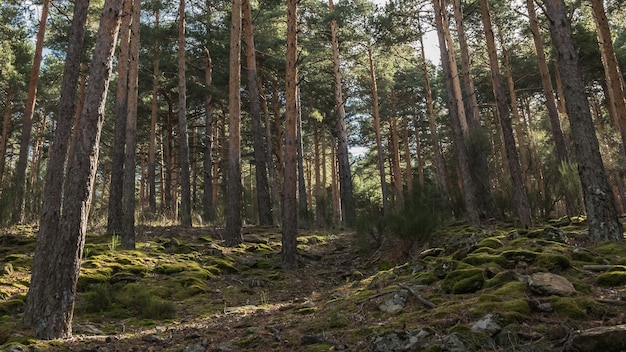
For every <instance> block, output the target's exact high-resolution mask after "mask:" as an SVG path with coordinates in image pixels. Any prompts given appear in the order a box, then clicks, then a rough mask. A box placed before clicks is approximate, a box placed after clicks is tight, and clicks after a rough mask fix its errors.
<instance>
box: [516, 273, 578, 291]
mask: <svg viewBox="0 0 626 352" xmlns="http://www.w3.org/2000/svg"><path fill="white" fill-rule="evenodd" d="M528 286H529V287H530V289H531V291H533V292H535V293H537V294H540V295H546V296H550V295H557V296H571V295H573V294H574V293H576V289H575V288H574V285H572V283H571V282H569V280H567V279H566V278H564V277H563V276H559V275H556V274H552V273H535V274H532V275H530V277H529V278H528Z"/></svg>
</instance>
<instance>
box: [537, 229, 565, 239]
mask: <svg viewBox="0 0 626 352" xmlns="http://www.w3.org/2000/svg"><path fill="white" fill-rule="evenodd" d="M541 238H542V239H544V240H548V241H554V242H559V243H565V241H566V237H565V233H563V230H561V229H558V228H556V227H546V228H545V229H543V234H542V235H541Z"/></svg>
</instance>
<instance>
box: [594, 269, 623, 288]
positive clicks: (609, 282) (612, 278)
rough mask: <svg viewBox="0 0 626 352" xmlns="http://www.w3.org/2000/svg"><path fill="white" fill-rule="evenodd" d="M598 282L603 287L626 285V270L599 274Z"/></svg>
mask: <svg viewBox="0 0 626 352" xmlns="http://www.w3.org/2000/svg"><path fill="white" fill-rule="evenodd" d="M596 283H597V284H598V285H600V286H602V287H618V286H624V285H626V272H625V271H609V272H606V273H602V274H600V275H598V277H597V278H596Z"/></svg>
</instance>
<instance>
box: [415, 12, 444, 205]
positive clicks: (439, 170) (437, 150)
mask: <svg viewBox="0 0 626 352" xmlns="http://www.w3.org/2000/svg"><path fill="white" fill-rule="evenodd" d="M418 21H419V19H418ZM418 25H419V28H420V32H422V30H421V23H419V24H418ZM419 41H420V56H421V59H422V67H421V68H422V73H423V75H424V89H425V91H426V111H427V113H428V128H429V131H430V142H431V148H432V150H433V159H434V160H433V164H434V167H435V179H436V180H437V185H438V186H439V190H440V191H441V194H442V195H443V199H444V200H445V201H446V202H447V203H449V202H450V192H449V191H448V183H447V181H446V171H445V166H444V163H443V157H442V155H441V146H440V145H439V137H438V133H437V117H436V116H435V108H434V102H433V91H432V88H431V86H430V75H429V74H428V65H427V64H426V52H425V50H424V38H423V36H420V37H419Z"/></svg>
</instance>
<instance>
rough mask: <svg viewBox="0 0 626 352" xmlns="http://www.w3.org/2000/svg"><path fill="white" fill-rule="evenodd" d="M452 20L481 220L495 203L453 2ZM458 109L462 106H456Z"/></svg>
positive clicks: (458, 9)
mask: <svg viewBox="0 0 626 352" xmlns="http://www.w3.org/2000/svg"><path fill="white" fill-rule="evenodd" d="M452 4H453V9H454V18H455V22H456V30H457V37H458V39H459V49H460V52H461V74H462V77H463V79H462V80H461V83H462V85H463V90H464V95H463V101H464V103H465V107H466V111H467V115H468V116H467V124H468V134H467V136H468V140H467V141H466V142H469V143H468V144H467V145H466V148H467V154H468V158H469V160H470V171H471V176H472V181H473V183H474V186H475V193H476V194H475V198H476V202H477V205H478V207H479V211H480V214H481V215H482V216H484V217H494V216H495V213H496V211H495V204H494V202H493V197H492V195H491V179H490V174H489V162H488V158H489V151H490V150H489V148H487V147H486V141H485V140H484V139H485V138H486V135H485V132H484V131H483V127H482V125H481V123H480V112H479V111H478V99H477V97H476V89H475V86H474V78H473V77H472V74H471V60H470V52H469V46H468V44H467V37H466V35H465V24H464V21H463V11H462V7H461V1H460V0H453V1H452ZM460 106H462V105H460Z"/></svg>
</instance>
